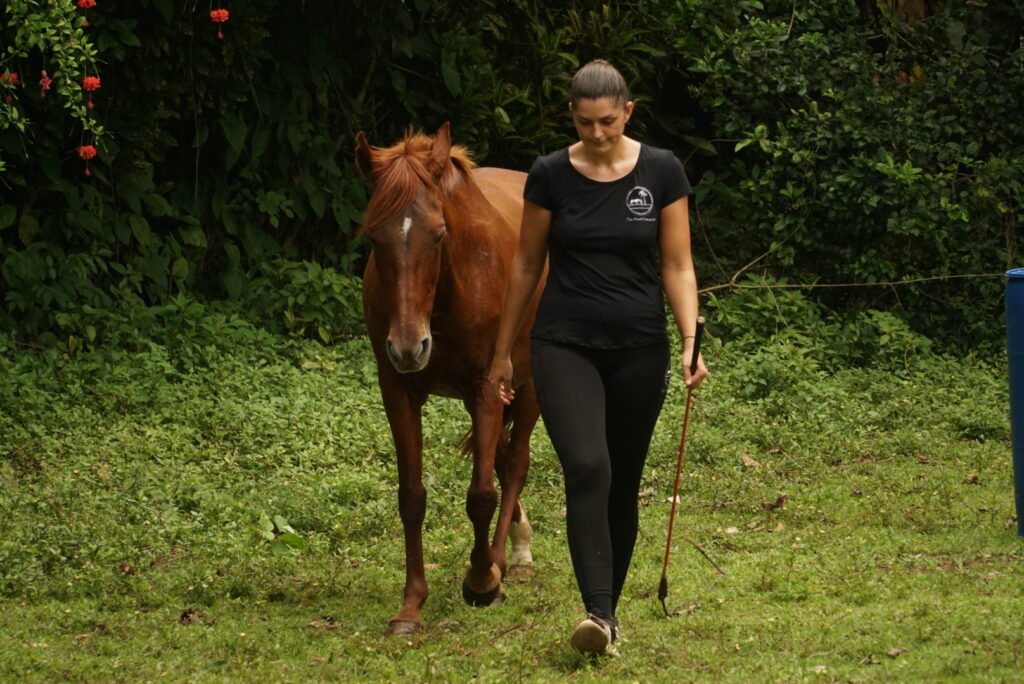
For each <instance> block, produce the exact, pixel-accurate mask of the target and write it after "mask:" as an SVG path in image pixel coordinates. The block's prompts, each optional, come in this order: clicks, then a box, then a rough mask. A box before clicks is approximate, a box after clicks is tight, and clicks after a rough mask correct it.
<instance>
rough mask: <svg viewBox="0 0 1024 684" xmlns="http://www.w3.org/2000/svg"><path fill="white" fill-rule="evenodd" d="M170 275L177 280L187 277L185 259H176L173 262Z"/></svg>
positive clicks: (186, 261)
mask: <svg viewBox="0 0 1024 684" xmlns="http://www.w3.org/2000/svg"><path fill="white" fill-rule="evenodd" d="M171 275H172V276H174V277H175V278H176V279H177V280H184V279H185V278H187V277H188V259H186V258H185V257H183V256H182V257H178V258H177V259H175V260H174V265H173V266H171Z"/></svg>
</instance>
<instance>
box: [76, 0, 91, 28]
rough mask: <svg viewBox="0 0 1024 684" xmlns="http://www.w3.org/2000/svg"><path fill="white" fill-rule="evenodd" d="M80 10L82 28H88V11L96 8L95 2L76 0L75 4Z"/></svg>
mask: <svg viewBox="0 0 1024 684" xmlns="http://www.w3.org/2000/svg"><path fill="white" fill-rule="evenodd" d="M75 4H76V5H78V6H79V7H80V8H81V9H82V10H84V11H83V12H82V16H83V18H82V26H89V10H90V9H92V8H93V7H95V6H96V0H78V2H76V3H75Z"/></svg>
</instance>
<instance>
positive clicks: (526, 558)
mask: <svg viewBox="0 0 1024 684" xmlns="http://www.w3.org/2000/svg"><path fill="white" fill-rule="evenodd" d="M516 505H517V506H519V522H515V521H514V520H513V521H512V525H511V526H510V527H509V531H508V534H509V538H510V539H511V540H512V554H511V555H510V556H509V558H508V564H509V567H512V566H516V565H533V554H532V553H531V552H530V540H531V539H533V528H532V527H531V526H530V520H529V519H528V518H527V517H526V506H524V505H523V502H522V500H521V499H520V500H519V501H517V502H516Z"/></svg>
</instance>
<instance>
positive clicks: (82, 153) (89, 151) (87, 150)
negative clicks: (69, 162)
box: [78, 145, 96, 176]
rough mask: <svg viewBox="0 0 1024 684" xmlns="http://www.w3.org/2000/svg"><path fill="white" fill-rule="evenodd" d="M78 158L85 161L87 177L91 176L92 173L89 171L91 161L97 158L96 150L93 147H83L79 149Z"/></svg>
mask: <svg viewBox="0 0 1024 684" xmlns="http://www.w3.org/2000/svg"><path fill="white" fill-rule="evenodd" d="M78 156H79V157H81V158H82V159H84V160H85V175H86V176H91V175H92V171H90V170H89V160H90V159H92V158H93V157H95V156H96V148H95V147H93V146H92V145H82V146H81V147H79V148H78Z"/></svg>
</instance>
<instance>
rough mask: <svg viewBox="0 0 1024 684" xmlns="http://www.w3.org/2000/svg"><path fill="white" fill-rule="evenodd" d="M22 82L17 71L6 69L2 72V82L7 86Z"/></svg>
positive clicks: (0, 79)
mask: <svg viewBox="0 0 1024 684" xmlns="http://www.w3.org/2000/svg"><path fill="white" fill-rule="evenodd" d="M20 82H21V79H20V78H19V77H18V72H17V71H15V72H13V73H12V72H10V71H5V72H4V73H2V74H0V83H2V84H4V85H5V86H16V85H18V84H19V83H20Z"/></svg>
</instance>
